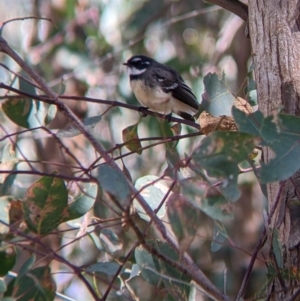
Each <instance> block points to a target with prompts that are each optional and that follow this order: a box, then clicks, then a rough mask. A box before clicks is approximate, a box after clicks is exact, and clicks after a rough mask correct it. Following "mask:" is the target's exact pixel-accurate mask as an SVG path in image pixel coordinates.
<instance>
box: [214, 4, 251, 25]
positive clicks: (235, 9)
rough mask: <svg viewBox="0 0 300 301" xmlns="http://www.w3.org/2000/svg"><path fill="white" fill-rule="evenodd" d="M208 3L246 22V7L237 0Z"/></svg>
mask: <svg viewBox="0 0 300 301" xmlns="http://www.w3.org/2000/svg"><path fill="white" fill-rule="evenodd" d="M209 2H210V3H213V4H216V5H218V6H220V7H223V8H224V9H226V10H228V11H230V12H232V13H234V14H235V15H237V16H239V17H240V18H241V19H243V20H244V21H245V22H247V21H248V6H247V5H246V4H244V3H242V2H240V1H238V0H209Z"/></svg>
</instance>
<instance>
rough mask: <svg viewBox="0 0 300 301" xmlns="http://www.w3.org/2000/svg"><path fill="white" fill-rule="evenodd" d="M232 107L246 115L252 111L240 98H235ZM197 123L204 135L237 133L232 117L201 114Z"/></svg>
mask: <svg viewBox="0 0 300 301" xmlns="http://www.w3.org/2000/svg"><path fill="white" fill-rule="evenodd" d="M233 105H234V106H235V107H236V108H238V109H239V110H241V111H243V112H246V113H248V114H250V113H252V111H253V110H252V107H251V106H250V104H249V103H248V102H247V101H246V100H245V99H243V98H241V97H237V98H236V100H235V101H234V104H233ZM198 122H199V125H200V127H201V130H202V132H203V133H204V134H205V135H208V134H209V133H211V132H214V131H237V126H236V124H235V122H234V119H233V117H232V116H218V117H214V116H212V115H210V114H209V113H207V112H203V113H201V114H200V117H199V120H198Z"/></svg>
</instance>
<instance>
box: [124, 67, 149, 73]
mask: <svg viewBox="0 0 300 301" xmlns="http://www.w3.org/2000/svg"><path fill="white" fill-rule="evenodd" d="M127 70H128V73H129V75H139V74H142V73H144V72H145V71H146V69H137V68H135V67H129V68H128V69H127Z"/></svg>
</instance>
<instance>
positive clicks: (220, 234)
mask: <svg viewBox="0 0 300 301" xmlns="http://www.w3.org/2000/svg"><path fill="white" fill-rule="evenodd" d="M227 237H228V235H227V232H226V229H225V227H224V225H223V224H221V223H220V222H218V221H215V223H214V234H213V241H212V242H211V245H210V249H211V251H212V252H217V251H219V250H220V249H221V248H222V247H223V243H224V241H225V240H226V239H227Z"/></svg>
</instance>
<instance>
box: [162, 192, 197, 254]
mask: <svg viewBox="0 0 300 301" xmlns="http://www.w3.org/2000/svg"><path fill="white" fill-rule="evenodd" d="M167 214H168V218H169V221H170V225H171V228H172V230H173V232H174V234H175V236H176V237H177V240H178V243H179V250H180V253H181V254H183V253H184V252H185V251H186V250H187V249H188V248H189V246H190V244H191V243H192V241H193V240H194V237H195V235H196V232H197V229H198V227H199V226H200V223H201V220H200V215H199V211H198V210H196V209H195V207H194V206H192V204H191V203H190V202H188V201H187V200H186V199H185V197H183V196H182V195H178V194H173V195H172V196H171V197H170V199H169V200H168V206H167Z"/></svg>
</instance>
